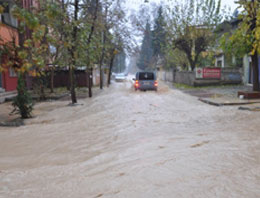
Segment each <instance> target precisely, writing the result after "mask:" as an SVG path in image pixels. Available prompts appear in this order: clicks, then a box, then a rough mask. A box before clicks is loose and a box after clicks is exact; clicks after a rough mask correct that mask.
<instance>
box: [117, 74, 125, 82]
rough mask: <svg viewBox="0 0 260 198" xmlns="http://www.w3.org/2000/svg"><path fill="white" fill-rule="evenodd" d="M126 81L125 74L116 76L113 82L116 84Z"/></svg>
mask: <svg viewBox="0 0 260 198" xmlns="http://www.w3.org/2000/svg"><path fill="white" fill-rule="evenodd" d="M125 80H126V76H125V74H121V73H120V74H116V76H115V81H116V82H124V81H125Z"/></svg>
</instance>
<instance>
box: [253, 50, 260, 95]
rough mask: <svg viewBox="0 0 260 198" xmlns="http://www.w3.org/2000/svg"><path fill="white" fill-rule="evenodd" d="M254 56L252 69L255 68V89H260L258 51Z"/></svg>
mask: <svg viewBox="0 0 260 198" xmlns="http://www.w3.org/2000/svg"><path fill="white" fill-rule="evenodd" d="M251 58H252V69H253V91H260V87H259V68H258V53H257V52H255V54H254V55H252V56H251Z"/></svg>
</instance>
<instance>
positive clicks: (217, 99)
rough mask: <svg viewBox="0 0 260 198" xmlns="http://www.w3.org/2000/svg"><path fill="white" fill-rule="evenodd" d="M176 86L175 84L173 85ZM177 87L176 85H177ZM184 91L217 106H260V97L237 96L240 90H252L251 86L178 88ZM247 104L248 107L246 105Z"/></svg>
mask: <svg viewBox="0 0 260 198" xmlns="http://www.w3.org/2000/svg"><path fill="white" fill-rule="evenodd" d="M173 87H174V86H173ZM175 88H176V87H175ZM177 89H179V90H181V91H183V92H184V93H187V94H189V95H192V96H195V97H198V99H199V100H200V101H201V102H205V103H207V104H210V105H215V106H228V105H237V106H241V105H242V106H243V107H244V108H240V109H243V110H252V111H255V110H258V109H259V108H260V99H250V100H248V99H240V98H238V96H237V92H238V91H251V90H252V87H251V86H245V85H238V86H217V87H216V86H212V87H199V88H187V87H183V88H179V87H178V88H177ZM245 106H246V107H245Z"/></svg>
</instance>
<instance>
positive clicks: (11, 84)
mask: <svg viewBox="0 0 260 198" xmlns="http://www.w3.org/2000/svg"><path fill="white" fill-rule="evenodd" d="M17 80H18V78H17V77H10V75H9V71H8V70H6V71H4V72H2V84H3V88H4V89H5V91H14V90H16V87H17Z"/></svg>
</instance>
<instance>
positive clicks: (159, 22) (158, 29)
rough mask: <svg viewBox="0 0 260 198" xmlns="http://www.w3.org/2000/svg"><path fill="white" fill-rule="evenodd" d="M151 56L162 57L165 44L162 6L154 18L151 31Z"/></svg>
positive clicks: (164, 22)
mask: <svg viewBox="0 0 260 198" xmlns="http://www.w3.org/2000/svg"><path fill="white" fill-rule="evenodd" d="M152 46H153V56H155V57H156V58H158V57H159V58H162V57H163V55H164V48H165V46H166V21H165V19H164V16H163V7H162V6H160V7H159V8H158V11H157V16H156V18H155V20H154V28H153V31H152Z"/></svg>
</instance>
